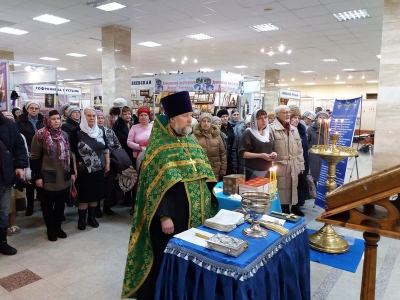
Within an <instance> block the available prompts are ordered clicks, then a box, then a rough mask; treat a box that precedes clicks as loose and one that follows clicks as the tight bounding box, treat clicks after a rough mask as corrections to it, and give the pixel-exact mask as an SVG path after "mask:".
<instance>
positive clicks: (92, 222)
mask: <svg viewBox="0 0 400 300" xmlns="http://www.w3.org/2000/svg"><path fill="white" fill-rule="evenodd" d="M95 211H96V207H90V206H89V208H88V219H87V223H88V224H89V225H90V226H92V227H93V228H97V227H99V222H97V220H96V217H95V215H96V213H95Z"/></svg>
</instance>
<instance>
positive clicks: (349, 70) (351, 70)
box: [342, 68, 356, 72]
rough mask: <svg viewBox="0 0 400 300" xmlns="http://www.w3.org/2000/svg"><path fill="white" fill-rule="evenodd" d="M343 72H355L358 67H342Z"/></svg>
mask: <svg viewBox="0 0 400 300" xmlns="http://www.w3.org/2000/svg"><path fill="white" fill-rule="evenodd" d="M342 71H343V72H354V71H356V69H354V68H348V69H342Z"/></svg>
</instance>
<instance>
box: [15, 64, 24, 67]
mask: <svg viewBox="0 0 400 300" xmlns="http://www.w3.org/2000/svg"><path fill="white" fill-rule="evenodd" d="M20 66H22V65H21V64H14V67H20Z"/></svg>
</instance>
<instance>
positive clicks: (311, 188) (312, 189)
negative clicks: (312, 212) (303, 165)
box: [306, 173, 317, 199]
mask: <svg viewBox="0 0 400 300" xmlns="http://www.w3.org/2000/svg"><path fill="white" fill-rule="evenodd" d="M306 179H307V184H308V194H309V195H310V197H311V199H315V198H316V197H317V189H316V187H315V184H314V180H313V177H312V176H311V174H310V173H308V174H307V177H306Z"/></svg>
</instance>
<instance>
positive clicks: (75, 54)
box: [65, 53, 87, 57]
mask: <svg viewBox="0 0 400 300" xmlns="http://www.w3.org/2000/svg"><path fill="white" fill-rule="evenodd" d="M65 55H68V56H73V57H84V56H87V55H86V54H81V53H68V54H65Z"/></svg>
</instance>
